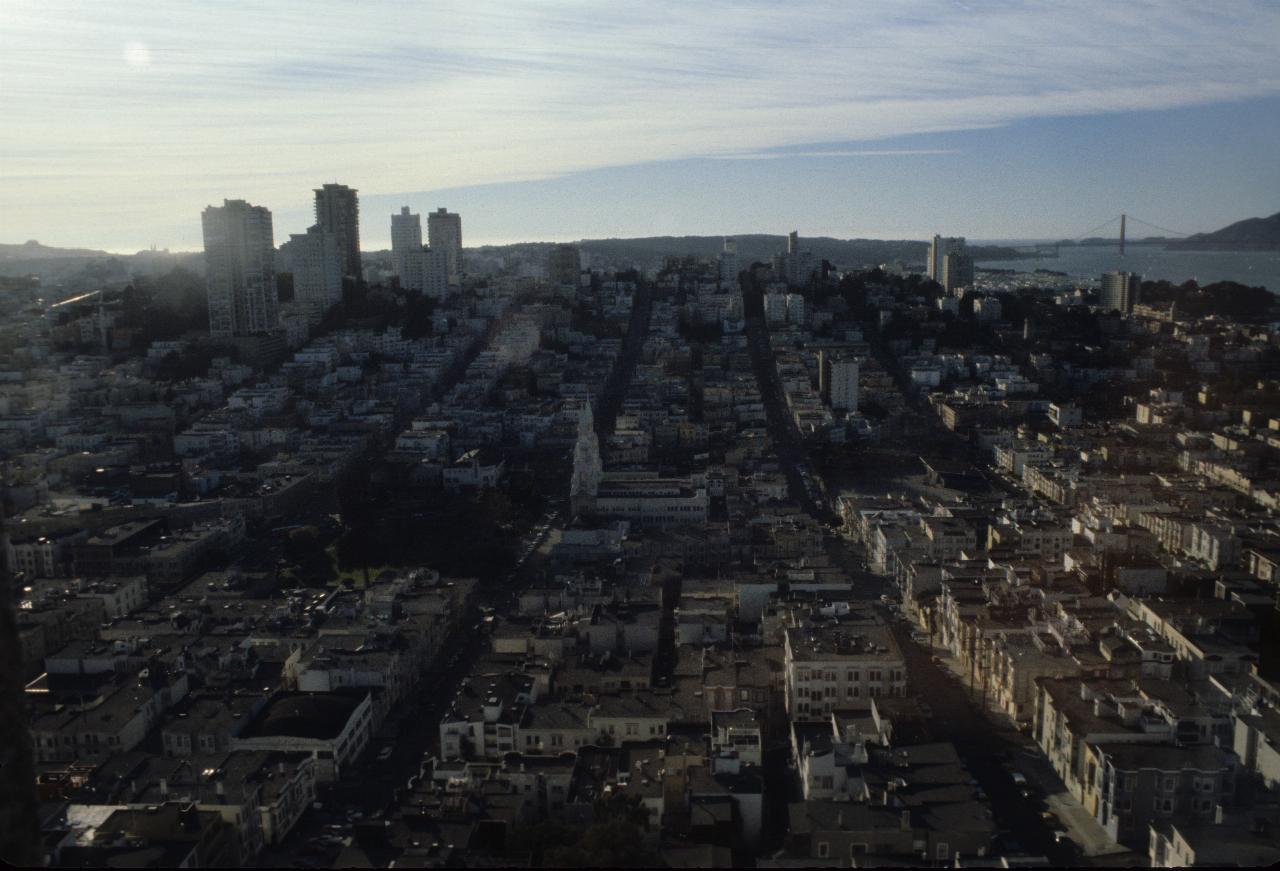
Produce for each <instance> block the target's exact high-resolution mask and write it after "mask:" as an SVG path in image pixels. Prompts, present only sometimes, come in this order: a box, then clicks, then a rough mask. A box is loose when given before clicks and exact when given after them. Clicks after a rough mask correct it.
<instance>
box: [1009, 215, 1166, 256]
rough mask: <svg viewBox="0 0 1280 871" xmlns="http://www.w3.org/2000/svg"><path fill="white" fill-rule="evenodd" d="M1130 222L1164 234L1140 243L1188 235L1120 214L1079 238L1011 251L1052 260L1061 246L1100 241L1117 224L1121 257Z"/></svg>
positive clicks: (1016, 246)
mask: <svg viewBox="0 0 1280 871" xmlns="http://www.w3.org/2000/svg"><path fill="white" fill-rule="evenodd" d="M1131 222H1132V223H1134V224H1140V225H1142V226H1143V227H1148V228H1150V229H1152V230H1158V231H1160V232H1161V233H1162V234H1165V235H1162V236H1156V237H1151V236H1145V237H1143V239H1142V240H1139V241H1142V242H1146V240H1148V239H1152V238H1156V239H1167V238H1169V236H1174V237H1178V238H1185V237H1187V236H1188V235H1190V234H1189V233H1182V232H1179V231H1178V230H1170V229H1169V228H1168V227H1161V226H1160V225H1159V224H1153V223H1151V222H1150V221H1144V220H1142V219H1141V218H1135V217H1134V216H1133V215H1129V214H1123V213H1122V214H1119V215H1116V216H1115V217H1114V218H1108V219H1107V220H1106V221H1104V222H1102V223H1101V224H1099V225H1098V226H1096V227H1094V228H1093V229H1090V230H1085V231H1084V232H1083V233H1081V234H1080V235H1079V236H1075V237H1074V238H1071V239H1062V240H1060V241H1058V242H1043V243H1033V244H1029V245H1015V246H1012V247H1013V250H1015V251H1017V252H1018V253H1019V254H1023V255H1030V256H1032V257H1034V258H1036V259H1037V260H1039V259H1041V258H1054V257H1057V256H1058V253H1059V248H1060V247H1061V246H1063V245H1068V246H1069V245H1078V244H1080V243H1081V242H1082V241H1084V240H1086V239H1089V240H1093V239H1098V240H1101V239H1103V238H1105V237H1103V236H1100V235H1099V234H1100V233H1102V232H1103V231H1104V230H1107V229H1108V228H1110V227H1114V226H1115V225H1116V224H1117V223H1118V224H1119V225H1120V226H1119V245H1120V256H1121V257H1123V256H1124V249H1125V243H1126V235H1127V232H1128V224H1129V223H1131Z"/></svg>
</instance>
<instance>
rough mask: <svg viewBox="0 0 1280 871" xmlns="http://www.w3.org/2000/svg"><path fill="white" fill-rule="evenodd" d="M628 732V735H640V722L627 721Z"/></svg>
mask: <svg viewBox="0 0 1280 871" xmlns="http://www.w3.org/2000/svg"><path fill="white" fill-rule="evenodd" d="M627 734H628V735H639V734H640V724H639V723H627Z"/></svg>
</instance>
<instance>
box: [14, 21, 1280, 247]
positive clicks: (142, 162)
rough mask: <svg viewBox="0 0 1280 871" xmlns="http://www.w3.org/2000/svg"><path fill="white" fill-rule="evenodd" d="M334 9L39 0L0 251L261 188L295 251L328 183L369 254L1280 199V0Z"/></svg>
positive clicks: (1223, 207)
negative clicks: (405, 222) (402, 231)
mask: <svg viewBox="0 0 1280 871" xmlns="http://www.w3.org/2000/svg"><path fill="white" fill-rule="evenodd" d="M312 9H313V7H311V6H308V7H307V11H308V15H305V16H304V15H302V14H301V11H302V10H301V8H300V7H299V8H297V9H291V8H284V9H280V10H278V11H273V12H271V13H263V12H260V11H256V10H251V9H249V8H248V7H238V6H237V4H222V5H220V6H219V8H218V9H217V10H211V9H208V8H189V9H184V10H182V11H181V12H180V13H175V14H174V15H172V16H170V17H166V18H164V19H159V18H156V17H155V16H154V15H152V14H151V13H150V10H149V9H147V8H146V7H144V6H142V5H140V4H132V5H131V4H123V5H122V6H118V7H112V8H111V9H109V10H107V9H101V8H95V9H93V10H92V11H91V12H89V13H88V14H85V12H84V11H83V10H82V9H79V8H75V7H71V6H69V5H59V4H52V5H50V4H40V5H39V6H37V5H35V4H24V3H18V4H15V6H14V8H13V10H12V12H11V14H10V16H9V22H8V23H7V25H6V30H7V31H8V33H9V34H10V36H11V44H13V45H17V46H21V47H20V48H16V49H15V50H13V51H11V52H9V53H7V56H6V57H5V58H4V59H2V60H0V75H3V76H4V78H5V79H6V81H10V82H14V83H16V84H15V86H13V87H10V88H9V89H8V90H7V92H6V94H5V95H3V96H2V97H0V100H2V101H3V105H4V107H5V111H6V117H7V118H8V119H9V121H10V123H9V124H8V125H6V130H5V132H4V133H2V134H0V149H3V151H4V153H5V154H6V161H5V163H6V169H5V170H4V172H3V177H4V179H5V181H6V184H5V185H4V193H3V194H0V214H3V215H4V217H3V218H0V238H3V239H4V240H5V241H13V242H19V241H24V240H26V239H30V238H35V239H39V240H41V241H43V242H45V243H47V244H51V245H66V246H73V245H85V246H90V247H100V248H106V249H108V250H114V251H135V250H139V249H141V248H145V247H148V246H150V245H152V244H155V245H157V246H159V247H167V248H170V249H172V250H198V249H199V224H198V221H196V220H194V218H193V216H194V215H196V214H198V213H199V211H200V210H201V209H203V208H204V207H205V206H207V205H209V204H212V203H217V202H221V201H222V199H224V198H243V199H247V200H248V201H251V202H256V203H263V204H265V205H266V206H267V207H268V208H271V209H272V211H273V213H274V214H275V215H276V216H277V220H276V224H277V225H278V228H279V230H280V237H279V238H277V240H276V241H277V243H278V242H280V241H283V240H284V239H285V238H287V234H288V233H290V232H302V231H304V230H305V229H306V227H307V226H309V225H310V223H311V221H310V219H309V217H307V213H308V212H309V211H310V208H309V206H310V203H309V202H308V198H307V196H306V194H307V192H308V191H309V190H311V189H312V188H313V187H314V186H316V185H317V184H322V183H325V182H331V181H337V182H340V183H342V184H348V185H351V186H352V187H355V188H358V189H359V190H360V191H361V192H362V200H363V201H364V204H365V205H366V211H365V215H364V220H362V224H361V235H362V237H363V238H365V239H366V240H367V241H366V244H365V246H364V247H366V248H368V249H378V248H386V247H388V243H389V224H388V221H387V220H386V217H385V215H387V214H390V213H391V212H392V211H395V210H398V208H399V206H401V205H406V204H407V205H410V206H411V207H412V208H413V209H414V210H415V211H424V212H425V211H430V210H432V209H434V208H435V207H437V206H439V205H447V207H448V208H449V209H450V210H451V211H456V212H460V213H466V214H469V215H471V216H472V217H471V218H470V219H469V227H468V240H469V241H471V240H474V243H473V244H486V243H488V244H501V243H507V242H514V241H548V242H555V241H570V240H575V239H580V238H594V237H600V236H645V235H666V234H671V235H685V234H690V233H699V234H719V233H725V234H743V233H748V232H766V231H773V232H785V231H786V230H787V229H791V228H794V227H799V228H801V232H802V234H804V235H810V236H817V235H825V236H835V237H841V238H850V237H856V236H871V237H879V238H919V239H927V238H928V236H929V235H931V234H932V233H933V232H944V233H955V234H964V235H966V236H968V237H969V238H972V239H998V238H1030V237H1043V238H1058V237H1068V238H1069V237H1071V236H1073V235H1074V234H1076V233H1079V232H1082V231H1084V230H1087V229H1088V228H1089V227H1091V226H1094V225H1095V224H1097V223H1098V222H1100V221H1102V220H1105V219H1106V218H1108V217H1110V216H1112V215H1115V214H1118V213H1120V212H1122V211H1128V212H1130V213H1133V214H1140V215H1144V216H1146V217H1147V218H1148V219H1149V220H1152V221H1155V222H1157V223H1159V224H1161V225H1163V226H1169V227H1172V228H1175V229H1178V230H1180V231H1184V232H1199V231H1207V230H1213V229H1216V228H1217V227H1220V226H1222V225H1224V224H1227V223H1230V222H1232V221H1235V220H1239V219H1241V218H1245V217H1250V216H1254V215H1261V214H1269V213H1271V212H1273V211H1275V208H1276V204H1275V201H1274V193H1273V192H1274V191H1276V190H1277V189H1280V168H1278V167H1277V166H1276V163H1275V161H1274V160H1273V159H1270V151H1269V149H1270V147H1271V144H1272V143H1274V141H1275V139H1276V136H1277V133H1280V120H1278V119H1280V77H1278V76H1277V72H1276V64H1275V60H1274V52H1273V50H1272V46H1273V44H1274V37H1275V36H1276V34H1277V33H1280V10H1277V9H1276V8H1275V7H1271V6H1268V5H1265V4H1260V3H1248V4H1237V5H1234V6H1232V7H1231V11H1230V12H1228V13H1224V12H1221V11H1213V10H1200V9H1189V8H1179V7H1173V8H1170V7H1168V6H1167V5H1164V4H1133V5H1130V6H1126V7H1124V8H1122V9H1113V8H1108V7H1104V6H1101V5H1098V4H1093V3H1077V4H1071V5H1070V6H1068V7H1063V8H1057V7H1055V8H1043V7H1037V6H1001V7H984V8H981V9H969V8H968V7H966V6H964V4H959V3H916V4H898V3H895V4H891V5H884V4H876V3H870V4H861V5H859V6H858V7H857V8H856V9H847V8H845V7H844V6H843V5H827V4H810V5H808V6H806V7H805V8H803V9H787V10H777V9H772V8H770V7H767V6H763V5H755V6H753V5H738V6H733V7H717V8H714V9H703V10H693V11H689V10H683V9H682V10H681V12H682V27H680V28H668V27H666V25H665V24H663V23H661V22H664V21H666V20H667V17H666V16H661V15H653V16H651V15H645V16H640V15H638V14H635V13H631V12H627V11H623V10H616V9H609V8H604V9H601V10H599V14H597V15H596V16H595V17H593V18H591V19H590V20H588V18H587V16H586V14H585V9H584V8H582V7H580V6H579V5H575V4H571V3H566V4H560V5H558V6H556V7H554V8H547V7H542V8H540V9H539V10H537V11H510V10H503V9H498V8H496V7H490V6H486V5H484V4H480V5H478V6H477V5H474V4H472V5H469V6H468V7H466V9H461V8H455V7H451V6H448V5H445V6H443V7H441V6H440V5H434V6H433V7H432V8H431V9H429V10H428V9H418V10H404V9H403V7H401V6H396V7H395V10H396V12H397V17H395V18H392V17H391V16H389V15H387V14H386V12H387V11H388V10H389V9H390V7H384V6H371V7H362V9H361V14H360V16H359V17H356V16H353V15H351V14H349V10H348V9H347V8H346V7H341V6H337V5H330V6H328V7H321V8H320V9H319V11H316V12H314V13H312ZM593 11H594V7H593ZM230 28H235V31H234V33H232V31H231V30H230ZM282 29H287V30H288V32H289V33H290V36H291V38H290V39H289V40H287V41H283V42H282V41H281V40H279V39H278V35H279V32H280V31H281V30H282ZM407 34H412V35H407ZM1045 34H1052V35H1053V39H1052V40H1051V41H1050V40H1047V39H1046V38H1045ZM55 35H56V39H57V40H58V42H57V43H56V44H55V43H53V42H51V40H52V39H54V38H55ZM233 36H234V38H232V37H233ZM711 37H714V39H712V38H711ZM268 49H269V50H268ZM1172 59H1176V61H1177V62H1176V63H1171V60H1172ZM351 106H359V107H360V111H359V112H355V113H353V112H351V111H350V107H351ZM406 107H408V109H409V110H410V111H405V109H406ZM126 119H127V120H126ZM1224 132H1225V134H1224ZM86 190H91V191H93V192H94V194H95V195H94V196H93V197H86V196H85V192H86ZM126 198H127V199H128V200H129V201H130V202H131V203H133V207H132V209H131V211H130V214H129V215H128V218H127V220H123V221H122V220H119V217H118V215H117V214H116V206H115V203H117V202H120V201H122V200H124V199H126Z"/></svg>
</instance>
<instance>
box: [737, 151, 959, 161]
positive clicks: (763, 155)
mask: <svg viewBox="0 0 1280 871" xmlns="http://www.w3.org/2000/svg"><path fill="white" fill-rule="evenodd" d="M959 153H960V150H959V149H958V148H879V149H875V148H833V149H823V150H817V151H812V150H805V151H755V152H748V153H743V154H717V155H715V156H714V157H713V158H712V159H713V160H780V159H784V158H794V157H911V156H916V155H929V154H959Z"/></svg>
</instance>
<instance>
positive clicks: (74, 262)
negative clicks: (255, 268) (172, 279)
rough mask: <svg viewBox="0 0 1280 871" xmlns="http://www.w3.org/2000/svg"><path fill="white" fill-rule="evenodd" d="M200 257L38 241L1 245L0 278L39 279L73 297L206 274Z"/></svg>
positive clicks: (55, 291)
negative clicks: (145, 279) (180, 273)
mask: <svg viewBox="0 0 1280 871" xmlns="http://www.w3.org/2000/svg"><path fill="white" fill-rule="evenodd" d="M203 265H204V258H203V257H202V256H201V255H200V254H199V253H190V252H169V251H139V252H138V253H137V254H112V253H110V252H109V251H94V250H92V249H88V248H54V247H51V246H49V245H41V244H40V243H39V242H36V241H34V240H32V241H30V242H26V243H24V244H21V245H12V244H0V276H14V277H18V276H35V277H36V278H38V279H40V282H41V284H42V285H43V286H44V287H45V289H46V292H47V293H49V294H51V295H53V296H57V295H58V294H65V295H70V294H73V293H78V292H83V291H86V290H97V289H99V288H103V287H108V288H110V287H123V286H124V285H126V284H128V282H129V280H130V278H131V277H132V276H134V275H158V274H161V273H164V272H167V271H169V270H171V269H174V268H179V267H181V268H185V269H189V270H192V271H195V272H197V273H201V274H202V273H203Z"/></svg>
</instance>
